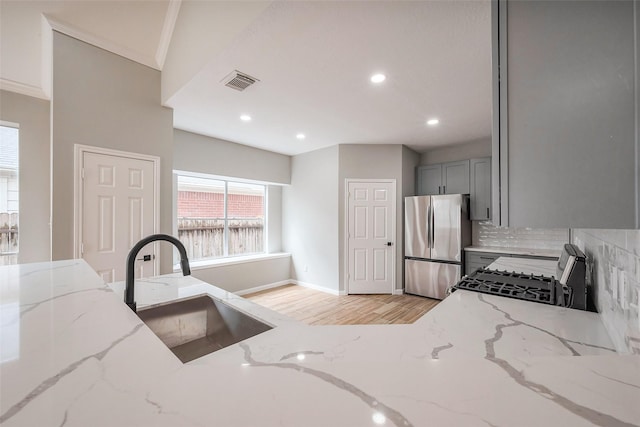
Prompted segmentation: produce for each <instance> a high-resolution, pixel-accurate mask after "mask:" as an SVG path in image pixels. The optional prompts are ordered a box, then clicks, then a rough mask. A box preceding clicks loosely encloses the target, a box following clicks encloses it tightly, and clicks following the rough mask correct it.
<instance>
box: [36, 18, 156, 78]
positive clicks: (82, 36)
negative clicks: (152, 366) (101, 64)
mask: <svg viewBox="0 0 640 427" xmlns="http://www.w3.org/2000/svg"><path fill="white" fill-rule="evenodd" d="M43 15H44V17H45V18H46V19H47V21H48V22H49V25H51V29H53V30H55V31H57V32H59V33H62V34H66V35H67V36H69V37H73V38H74V39H78V40H81V41H83V42H85V43H89V44H91V45H93V46H96V47H99V48H100V49H104V50H107V51H109V52H111V53H115V54H116V55H120V56H122V57H125V58H127V59H130V60H132V61H134V62H137V63H139V64H142V65H146V66H147V67H151V68H153V69H155V70H160V66H159V65H158V64H157V63H156V59H155V58H154V57H152V56H149V55H145V54H143V53H140V52H138V51H136V50H133V49H130V48H128V47H126V46H123V45H121V44H119V43H115V42H113V41H111V40H106V39H104V38H102V37H99V36H96V35H95V34H91V33H90V32H88V31H85V30H81V29H80V28H78V27H75V26H73V25H71V24H69V23H68V22H64V21H61V20H59V19H57V18H53V17H51V16H49V15H48V14H46V13H45V14H43Z"/></svg>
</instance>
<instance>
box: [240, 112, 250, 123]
mask: <svg viewBox="0 0 640 427" xmlns="http://www.w3.org/2000/svg"><path fill="white" fill-rule="evenodd" d="M240 120H242V121H243V122H250V121H251V116H250V115H248V114H243V115H241V116H240Z"/></svg>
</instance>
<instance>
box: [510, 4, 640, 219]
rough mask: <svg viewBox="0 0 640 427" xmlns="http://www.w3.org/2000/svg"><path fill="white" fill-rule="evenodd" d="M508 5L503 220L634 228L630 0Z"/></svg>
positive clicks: (634, 73) (634, 75)
mask: <svg viewBox="0 0 640 427" xmlns="http://www.w3.org/2000/svg"><path fill="white" fill-rule="evenodd" d="M507 14H508V21H507V25H508V30H507V36H508V41H507V46H508V57H507V61H508V76H507V83H508V116H509V117H508V126H509V129H508V138H509V139H508V151H509V155H508V157H509V161H508V180H509V183H508V186H509V191H508V195H509V202H508V209H509V223H508V225H509V226H515V227H572V228H578V227H601V228H613V227H616V228H618V227H619V228H633V227H635V206H636V188H635V185H636V182H637V180H636V176H635V172H636V147H635V138H636V137H635V117H636V114H637V113H636V110H635V106H634V99H635V97H636V96H637V91H638V88H637V87H635V84H634V82H635V81H636V80H637V72H638V71H637V70H636V69H635V64H634V52H635V49H636V47H635V46H634V39H635V37H636V36H635V35H634V3H633V1H629V0H626V1H589V2H586V1H546V2H543V1H512V2H509V4H508V9H507ZM541 202H544V203H541ZM547 206H554V207H556V208H552V209H549V208H548V207H547Z"/></svg>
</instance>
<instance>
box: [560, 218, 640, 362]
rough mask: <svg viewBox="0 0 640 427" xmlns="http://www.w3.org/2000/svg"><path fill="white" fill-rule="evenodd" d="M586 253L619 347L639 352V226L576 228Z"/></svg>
mask: <svg viewBox="0 0 640 427" xmlns="http://www.w3.org/2000/svg"><path fill="white" fill-rule="evenodd" d="M572 237H573V243H575V244H576V245H578V247H579V248H580V249H582V251H583V252H584V253H585V255H586V256H587V262H588V264H589V268H588V269H589V270H591V271H588V272H587V280H588V281H590V283H591V284H593V290H594V300H595V303H596V307H597V308H598V312H599V313H600V315H601V316H602V321H603V322H604V325H605V327H606V328H607V331H608V332H609V335H610V336H611V339H612V341H613V343H614V344H615V346H616V349H617V350H618V351H619V352H621V353H635V354H640V312H639V309H638V300H639V299H640V230H592V229H575V230H573V236H572Z"/></svg>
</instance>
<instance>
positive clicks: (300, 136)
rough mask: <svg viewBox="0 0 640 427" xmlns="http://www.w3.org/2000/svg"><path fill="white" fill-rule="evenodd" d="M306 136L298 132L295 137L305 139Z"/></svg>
mask: <svg viewBox="0 0 640 427" xmlns="http://www.w3.org/2000/svg"><path fill="white" fill-rule="evenodd" d="M306 137H307V136H306V135H305V134H304V133H299V134H297V135H296V138H298V139H305V138H306Z"/></svg>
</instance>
